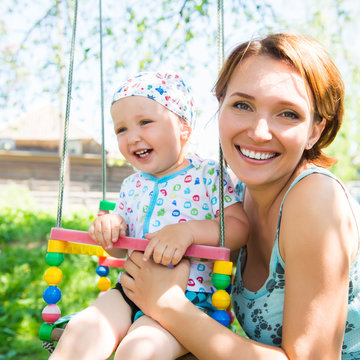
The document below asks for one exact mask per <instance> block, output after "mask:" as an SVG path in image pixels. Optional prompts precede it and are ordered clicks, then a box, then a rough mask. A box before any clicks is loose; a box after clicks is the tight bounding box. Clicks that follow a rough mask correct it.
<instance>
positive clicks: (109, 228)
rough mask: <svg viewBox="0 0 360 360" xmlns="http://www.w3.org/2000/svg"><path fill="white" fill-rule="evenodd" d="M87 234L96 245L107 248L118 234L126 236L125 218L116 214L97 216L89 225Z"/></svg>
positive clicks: (110, 246) (111, 245)
mask: <svg viewBox="0 0 360 360" xmlns="http://www.w3.org/2000/svg"><path fill="white" fill-rule="evenodd" d="M89 235H90V237H91V239H92V240H94V241H95V242H96V243H97V244H98V245H100V246H102V247H103V248H104V249H105V250H109V249H111V248H112V247H113V243H115V242H116V241H117V240H118V238H119V237H120V236H126V223H125V220H124V219H123V218H122V217H121V216H120V215H117V214H106V215H102V216H98V217H97V218H96V219H95V220H94V221H93V223H92V224H91V225H90V228H89Z"/></svg>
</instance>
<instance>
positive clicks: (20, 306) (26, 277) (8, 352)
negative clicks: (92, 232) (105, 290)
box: [0, 207, 117, 360]
mask: <svg viewBox="0 0 360 360" xmlns="http://www.w3.org/2000/svg"><path fill="white" fill-rule="evenodd" d="M91 221H92V218H91V217H89V216H85V217H80V216H79V215H73V216H71V217H68V218H64V220H63V226H64V227H65V228H71V229H77V230H86V229H87V228H88V227H89V224H90V222H91ZM54 224H55V218H54V217H53V216H52V215H49V214H47V213H45V212H31V211H29V210H23V209H21V208H15V207H11V208H9V207H3V208H1V209H0V284H1V286H0V329H1V330H0V359H29V360H30V359H31V360H32V359H47V357H48V353H47V352H46V351H45V350H43V349H42V348H41V343H40V340H38V331H39V326H40V324H41V323H42V321H43V320H42V318H41V310H42V309H43V308H44V306H45V302H44V301H43V299H42V292H43V291H44V290H45V288H46V283H45V281H44V280H43V274H44V272H45V270H46V268H47V267H48V266H47V264H46V262H45V255H46V245H47V239H48V237H49V233H50V229H51V226H53V225H54ZM95 269H96V259H94V258H92V257H89V256H77V255H66V256H65V261H64V263H63V264H62V265H61V270H62V272H63V275H64V277H63V280H62V282H61V284H60V288H61V290H62V299H61V300H60V302H59V307H60V309H61V310H62V313H63V314H69V313H73V312H76V311H79V310H81V309H83V308H84V307H86V306H87V305H88V304H89V303H90V302H92V301H93V300H94V299H95V297H96V294H97V293H98V290H97V288H96V281H97V275H96V273H95ZM113 270H114V271H112V272H111V273H110V278H111V279H112V281H113V282H114V280H115V278H116V275H117V274H116V270H115V269H113Z"/></svg>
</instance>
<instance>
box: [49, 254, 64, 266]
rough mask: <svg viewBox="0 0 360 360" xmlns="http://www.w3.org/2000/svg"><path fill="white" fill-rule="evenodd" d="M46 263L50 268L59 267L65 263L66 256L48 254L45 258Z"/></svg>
mask: <svg viewBox="0 0 360 360" xmlns="http://www.w3.org/2000/svg"><path fill="white" fill-rule="evenodd" d="M45 260H46V263H47V264H48V265H50V266H59V265H61V264H62V262H63V261H64V254H62V253H53V252H48V253H47V254H46V257H45Z"/></svg>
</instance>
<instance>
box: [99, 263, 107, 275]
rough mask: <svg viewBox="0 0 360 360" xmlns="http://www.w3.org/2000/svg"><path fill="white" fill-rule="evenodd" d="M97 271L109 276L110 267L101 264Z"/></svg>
mask: <svg viewBox="0 0 360 360" xmlns="http://www.w3.org/2000/svg"><path fill="white" fill-rule="evenodd" d="M96 273H97V274H98V275H99V276H108V274H109V267H108V266H103V265H99V266H98V267H97V268H96Z"/></svg>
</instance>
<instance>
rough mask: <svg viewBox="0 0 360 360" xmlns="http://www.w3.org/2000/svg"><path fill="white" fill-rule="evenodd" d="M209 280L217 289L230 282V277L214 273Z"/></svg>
mask: <svg viewBox="0 0 360 360" xmlns="http://www.w3.org/2000/svg"><path fill="white" fill-rule="evenodd" d="M211 281H212V283H213V285H214V286H215V287H216V289H218V290H225V289H227V288H228V287H229V285H230V283H231V277H230V276H229V275H224V274H217V273H214V274H213V276H212V278H211Z"/></svg>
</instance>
